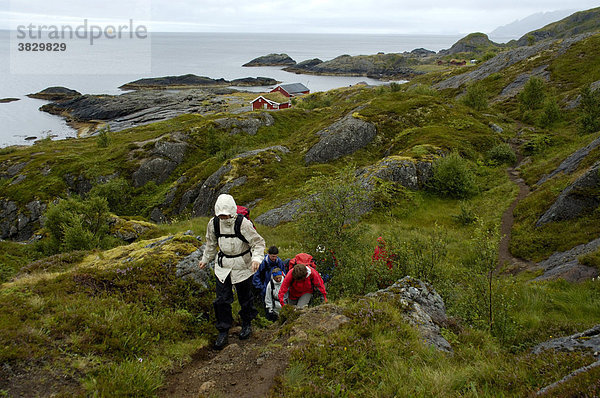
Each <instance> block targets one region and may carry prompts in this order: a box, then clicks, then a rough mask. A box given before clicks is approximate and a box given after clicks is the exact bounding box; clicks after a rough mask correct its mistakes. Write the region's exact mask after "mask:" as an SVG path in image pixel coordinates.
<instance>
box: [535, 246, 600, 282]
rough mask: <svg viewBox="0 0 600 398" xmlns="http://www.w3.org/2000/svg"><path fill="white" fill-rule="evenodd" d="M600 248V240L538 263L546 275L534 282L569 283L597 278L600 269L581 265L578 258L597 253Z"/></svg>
mask: <svg viewBox="0 0 600 398" xmlns="http://www.w3.org/2000/svg"><path fill="white" fill-rule="evenodd" d="M598 248H600V238H598V239H594V240H593V241H591V242H588V243H585V244H582V245H579V246H575V247H574V248H572V249H570V250H567V251H564V252H558V253H554V254H552V255H551V256H550V257H548V258H547V259H546V260H544V261H541V262H539V263H538V265H539V266H540V267H541V268H542V269H543V270H544V273H543V274H542V275H540V276H538V277H537V278H535V279H534V280H535V281H543V280H552V279H557V278H562V279H565V280H567V281H569V282H581V281H584V280H587V279H591V278H595V277H597V276H598V269H596V268H593V267H588V266H586V265H583V264H580V263H579V260H578V257H579V256H581V255H584V254H587V253H591V252H593V251H596V250H597V249H598Z"/></svg>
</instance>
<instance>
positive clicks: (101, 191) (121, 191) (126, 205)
mask: <svg viewBox="0 0 600 398" xmlns="http://www.w3.org/2000/svg"><path fill="white" fill-rule="evenodd" d="M132 191H133V190H132V188H131V185H129V183H128V182H127V180H126V179H125V178H123V177H118V178H113V179H112V180H110V181H107V182H106V183H104V184H98V185H95V186H94V187H93V188H92V190H91V191H90V196H96V197H99V198H104V199H106V203H107V204H108V208H109V209H110V211H111V212H113V213H116V214H119V215H130V214H134V213H135V209H132V208H131V206H130V204H131V200H132V193H133V192H132Z"/></svg>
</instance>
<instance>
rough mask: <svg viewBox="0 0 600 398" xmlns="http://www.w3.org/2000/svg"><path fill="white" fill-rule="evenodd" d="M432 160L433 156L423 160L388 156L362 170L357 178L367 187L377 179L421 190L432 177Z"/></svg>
mask: <svg viewBox="0 0 600 398" xmlns="http://www.w3.org/2000/svg"><path fill="white" fill-rule="evenodd" d="M434 159H435V158H434V157H433V156H432V157H430V158H429V159H425V160H415V159H412V158H405V157H401V156H388V157H386V158H383V159H382V160H380V161H379V162H377V164H375V165H373V166H369V167H366V168H365V169H363V170H362V171H361V173H360V177H359V178H360V179H361V180H362V181H363V183H364V184H366V185H367V186H372V185H373V179H374V178H379V179H382V180H384V181H391V182H395V183H398V184H400V185H402V186H404V187H406V188H409V189H414V190H418V189H423V187H425V185H426V184H427V181H429V179H430V178H431V177H432V175H433V161H434Z"/></svg>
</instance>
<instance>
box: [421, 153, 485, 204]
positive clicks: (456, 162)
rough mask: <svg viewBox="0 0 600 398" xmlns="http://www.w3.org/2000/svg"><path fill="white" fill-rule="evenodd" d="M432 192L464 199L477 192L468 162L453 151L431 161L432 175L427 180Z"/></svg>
mask: <svg viewBox="0 0 600 398" xmlns="http://www.w3.org/2000/svg"><path fill="white" fill-rule="evenodd" d="M428 188H429V190H430V191H432V192H433V193H435V194H437V195H439V196H442V197H449V198H454V199H464V198H468V197H471V196H473V195H475V194H476V193H477V186H476V184H475V176H474V174H473V172H472V171H471V170H470V169H469V164H468V162H467V161H466V160H465V159H463V158H462V157H461V156H460V155H459V154H457V153H455V152H453V153H451V154H449V155H448V156H445V157H443V158H440V159H438V160H436V161H435V162H434V163H433V176H432V177H431V179H430V180H429V182H428Z"/></svg>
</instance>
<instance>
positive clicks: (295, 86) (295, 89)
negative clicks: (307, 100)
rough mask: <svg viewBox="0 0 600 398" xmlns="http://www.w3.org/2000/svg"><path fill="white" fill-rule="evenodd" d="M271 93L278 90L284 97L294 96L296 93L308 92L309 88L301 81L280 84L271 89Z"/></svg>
mask: <svg viewBox="0 0 600 398" xmlns="http://www.w3.org/2000/svg"><path fill="white" fill-rule="evenodd" d="M271 92H272V93H276V92H279V93H281V94H283V95H285V96H286V97H296V96H298V95H304V94H309V93H310V90H309V89H308V87H306V86H305V85H304V84H302V83H290V84H281V85H279V86H277V87H275V88H274V89H273V90H271Z"/></svg>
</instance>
